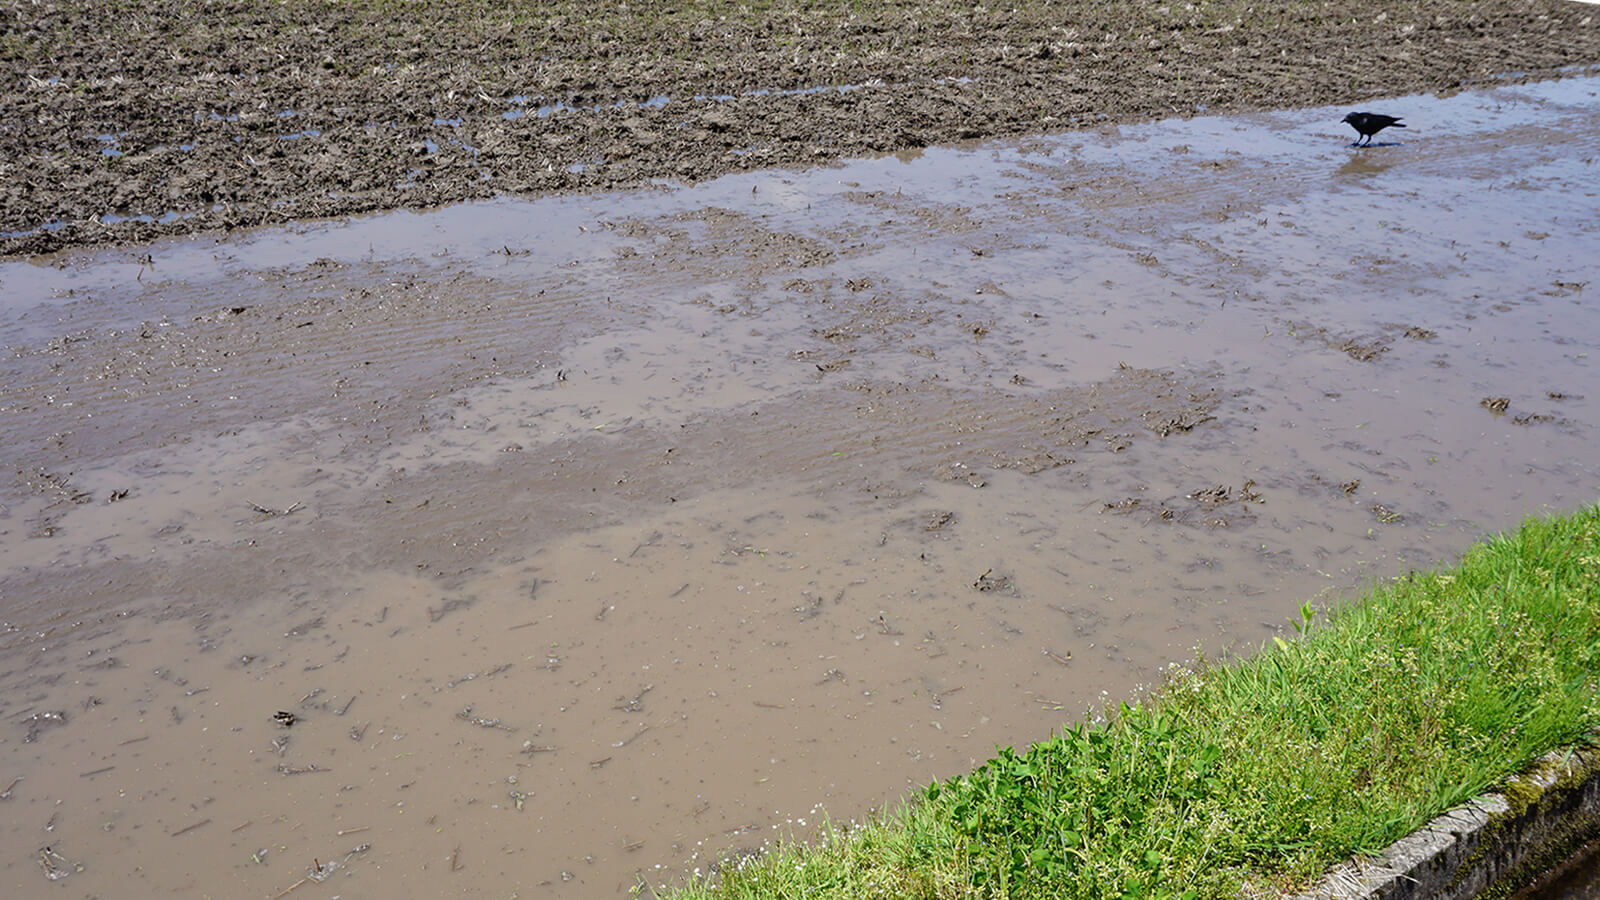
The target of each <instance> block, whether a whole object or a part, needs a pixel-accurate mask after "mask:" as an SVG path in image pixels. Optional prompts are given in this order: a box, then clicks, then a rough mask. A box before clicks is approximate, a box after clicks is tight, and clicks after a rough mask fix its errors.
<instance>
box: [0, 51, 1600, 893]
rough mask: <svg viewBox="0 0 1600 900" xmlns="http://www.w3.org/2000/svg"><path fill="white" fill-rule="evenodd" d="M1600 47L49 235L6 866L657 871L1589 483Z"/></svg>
mask: <svg viewBox="0 0 1600 900" xmlns="http://www.w3.org/2000/svg"><path fill="white" fill-rule="evenodd" d="M1597 94H1600V81H1596V80H1595V79H1579V78H1573V79H1566V80H1561V81H1552V82H1545V83H1538V84H1530V85H1520V86H1516V87H1506V88H1501V89H1497V90H1494V91H1487V92H1474V93H1463V94H1459V95H1456V96H1453V97H1448V98H1439V97H1411V98H1404V99H1401V100H1396V101H1391V102H1389V103H1385V104H1382V105H1381V106H1382V108H1383V109H1384V110H1385V111H1391V112H1394V113H1396V114H1401V115H1404V116H1405V117H1406V120H1407V122H1408V123H1409V124H1410V125H1411V129H1410V130H1408V131H1405V132H1400V133H1398V134H1392V133H1390V132H1386V133H1385V135H1384V138H1385V139H1384V140H1382V141H1380V142H1379V144H1380V146H1375V147H1373V148H1371V149H1366V150H1360V151H1357V150H1352V149H1351V148H1350V147H1349V142H1350V140H1351V139H1352V138H1353V134H1351V133H1350V132H1349V131H1348V130H1347V129H1345V128H1344V126H1342V125H1339V124H1338V120H1339V118H1340V116H1341V115H1342V114H1343V110H1332V109H1313V110H1302V111H1294V112H1284V113H1272V114H1261V115H1254V116H1247V117H1242V118H1215V119H1196V120H1192V121H1185V122H1176V121H1174V122H1162V123H1155V124H1151V125H1144V126H1137V127H1122V128H1114V129H1107V130H1105V131H1102V132H1096V133H1092V134H1081V133H1080V134H1076V135H1067V136H1062V137H1059V138H1039V139H1031V140H1025V141H1020V142H1005V143H991V144H982V145H975V146H965V147H955V148H942V149H928V150H926V151H922V152H919V153H914V154H903V155H900V156H889V157H884V158H879V159H869V160H860V161H856V162H852V163H848V164H845V165H842V166H838V167H829V168H819V169H808V170H772V171H763V172H759V173H753V174H748V175H739V176H733V177H729V178H725V179H722V180H719V181H715V182H711V183H707V184H703V185H699V186H696V187H692V188H687V187H679V186H674V185H671V184H666V183H663V184H660V185H657V186H655V187H654V188H651V189H645V190H639V191H631V192H625V193H615V194H603V195H593V196H584V197H569V198H561V199H550V200H540V201H510V200H505V201H497V202H488V203H478V204H471V205H465V206H457V207H451V208H447V209H441V210H437V211H433V212H428V213H410V212H401V213H392V214H387V215H381V216H376V217H371V218H363V219H354V220H340V221H333V222H311V223H304V224H300V225H297V226H294V227H292V228H283V229H271V230H262V231H256V232H245V233H238V234H232V235H226V236H221V235H214V236H202V237H197V238H190V239H184V240H174V241H169V242H162V243H157V244H154V245H149V246H140V247H121V248H118V249H114V250H103V251H94V252H75V253H67V254H63V255H60V256H56V257H49V258H40V259H34V260H29V261H26V262H11V263H6V264H4V265H3V266H0V283H3V289H4V292H3V295H0V296H3V298H4V299H3V301H0V303H3V316H4V318H3V322H4V326H3V329H4V330H3V341H4V344H5V346H6V347H7V354H6V358H5V362H4V381H3V386H0V446H3V447H4V457H5V460H6V462H7V471H8V473H9V474H10V475H11V477H10V479H9V481H8V483H7V484H6V485H5V487H4V493H3V494H0V619H3V621H4V623H5V624H4V632H5V633H4V635H3V636H0V686H3V689H0V789H3V790H4V791H5V793H4V795H3V799H0V813H3V815H0V857H3V859H4V875H3V876H0V884H3V885H4V887H3V891H4V893H5V894H6V895H7V896H38V895H41V894H42V893H43V892H44V891H45V890H47V889H48V888H49V887H50V884H49V882H50V880H51V879H52V878H54V879H57V880H62V881H64V882H65V883H66V885H67V886H69V887H70V888H71V890H73V892H74V893H79V894H83V895H85V896H93V895H109V894H114V895H118V896H167V895H177V894H181V895H189V896H207V895H209V896H263V897H272V896H275V895H278V894H279V893H280V892H282V891H284V890H286V889H289V888H294V894H292V895H291V896H309V895H315V896H333V895H335V894H339V893H345V894H359V895H372V896H377V895H397V894H405V895H422V894H432V893H442V892H446V891H449V892H461V893H469V892H470V893H482V894H485V895H505V896H525V897H528V896H574V895H577V896H590V895H593V896H617V895H621V894H625V893H626V892H627V891H628V889H629V888H630V887H632V886H633V885H635V884H637V883H639V881H640V880H641V879H642V880H644V881H647V882H649V883H651V884H660V883H662V882H665V881H668V880H670V879H673V878H678V877H683V876H684V875H686V874H687V875H692V874H693V873H695V872H696V871H698V872H700V873H702V874H703V873H705V872H708V871H709V870H710V869H711V867H712V866H713V865H714V863H715V861H716V860H717V859H719V858H721V857H722V856H724V855H725V854H729V853H740V852H744V851H747V850H750V849H753V848H758V847H760V846H761V845H762V844H763V843H764V842H766V841H769V840H771V839H772V838H773V837H775V836H778V835H782V834H789V833H793V834H799V835H803V834H805V833H808V831H809V830H810V829H812V828H815V827H816V826H817V824H818V823H819V821H821V820H822V819H823V817H824V816H827V817H831V818H833V819H835V820H846V819H850V818H853V817H858V816H861V815H863V814H865V813H866V812H867V811H869V810H871V809H873V808H874V807H876V806H879V805H882V804H892V803H894V802H895V801H896V800H897V799H898V798H900V797H902V796H903V795H904V794H905V792H906V791H908V790H910V789H913V788H915V787H918V786H920V785H922V784H925V783H926V782H928V781H929V780H932V779H935V778H941V777H946V776H949V775H953V774H956V773H958V772H961V771H963V770H965V769H968V768H970V767H971V766H973V765H975V764H976V763H978V762H981V761H982V760H983V759H985V758H986V757H988V756H989V755H990V754H991V753H992V752H993V750H994V748H995V746H996V745H1009V744H1019V745H1020V744H1024V743H1026V742H1029V741H1032V740H1036V739H1039V738H1042V737H1044V736H1046V735H1047V734H1048V733H1049V732H1050V731H1051V729H1053V728H1055V727H1058V726H1059V725H1060V724H1061V723H1063V722H1066V721H1072V720H1075V719H1077V718H1079V717H1081V716H1082V715H1083V714H1084V712H1085V710H1086V709H1088V708H1089V707H1090V706H1091V705H1093V704H1097V703H1100V702H1105V701H1110V702H1115V701H1117V700H1121V699H1124V698H1128V697H1131V696H1134V695H1135V693H1136V691H1137V690H1138V689H1139V687H1140V686H1141V685H1149V684H1153V683H1156V682H1158V681H1159V679H1160V672H1161V669H1162V667H1163V666H1165V665H1167V664H1169V663H1173V662H1182V661H1186V660H1189V659H1191V658H1192V657H1193V655H1194V653H1195V650H1196V648H1202V649H1204V650H1205V651H1206V652H1208V653H1211V654H1217V653H1222V652H1229V651H1248V650H1249V649H1250V648H1252V647H1254V646H1256V645H1257V644H1258V643H1259V642H1260V641H1262V640H1264V639H1265V638H1267V637H1268V636H1269V635H1270V634H1273V633H1275V632H1276V631H1277V630H1279V629H1281V628H1282V626H1283V625H1284V624H1285V622H1286V621H1287V620H1288V619H1289V618H1290V617H1291V616H1293V615H1294V614H1295V613H1296V611H1297V609H1298V608H1299V606H1300V605H1301V603H1303V602H1305V601H1307V600H1313V601H1319V602H1331V601H1333V600H1335V599H1336V598H1338V597H1340V596H1347V595H1348V594H1349V593H1350V592H1352V591H1354V590H1356V589H1358V588H1359V587H1361V586H1363V585H1366V584H1370V583H1371V582H1373V581H1374V580H1377V579H1381V578H1385V577H1390V576H1393V575H1396V574H1398V573H1400V572H1403V571H1404V570H1406V569H1408V568H1412V567H1427V566H1432V565H1435V564H1439V563H1441V562H1447V561H1449V560H1450V559H1451V558H1452V557H1453V556H1454V555H1455V554H1457V553H1458V552H1460V551H1461V550H1462V549H1464V548H1465V547H1466V546H1468V545H1469V544H1470V543H1471V542H1473V541H1474V540H1476V539H1477V538H1479V537H1480V536H1482V535H1483V534H1485V533H1486V532H1489V531H1492V530H1496V529H1501V528H1507V527H1511V526H1514V525H1515V524H1516V523H1517V522H1519V521H1520V520H1521V519H1522V518H1523V517H1525V516H1528V515H1537V514H1540V513H1542V512H1545V511H1548V510H1554V509H1568V508H1571V507H1574V506H1576V505H1578V504H1581V503H1586V502H1590V501H1592V500H1593V499H1594V498H1595V495H1596V493H1597V487H1600V477H1597V471H1596V469H1597V467H1596V463H1595V459H1596V457H1595V454H1594V452H1593V450H1592V446H1593V443H1594V440H1595V437H1596V435H1595V423H1596V421H1597V413H1600V379H1597V378H1596V373H1595V368H1594V359H1593V353H1594V348H1595V346H1596V342H1597V339H1600V313H1597V312H1596V311H1595V310H1594V308H1593V304H1592V303H1590V302H1588V301H1589V297H1590V296H1591V295H1592V293H1593V291H1594V290H1595V284H1596V283H1597V282H1596V278H1595V276H1596V274H1597V272H1600V263H1597V262H1596V260H1595V256H1594V253H1593V247H1595V246H1596V245H1597V243H1596V241H1597V231H1600V221H1597V216H1596V210H1597V209H1600V204H1597V202H1596V189H1595V187H1594V185H1595V183H1596V179H1595V165H1596V158H1597V154H1600V140H1597V138H1596V135H1600V97H1597ZM1375 108H1376V107H1375ZM1501 401H1503V402H1501ZM280 711H281V712H284V713H288V714H290V715H291V716H292V717H293V719H294V721H293V724H292V725H289V726H287V727H286V726H285V725H283V724H280V723H279V722H276V721H275V720H274V714H275V713H278V712H280ZM7 785H9V787H7ZM302 879H307V880H305V881H302ZM297 885H298V886H297Z"/></svg>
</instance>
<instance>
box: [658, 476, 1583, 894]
mask: <svg viewBox="0 0 1600 900" xmlns="http://www.w3.org/2000/svg"><path fill="white" fill-rule="evenodd" d="M1301 616H1302V618H1301V621H1299V622H1297V623H1295V624H1296V628H1297V629H1298V630H1299V631H1301V632H1302V634H1301V635H1300V637H1298V638H1297V639H1294V640H1288V641H1285V640H1281V639H1278V638H1274V639H1273V642H1272V643H1271V644H1268V645H1266V646H1265V647H1264V648H1263V649H1262V651H1261V652H1260V653H1258V654H1257V655H1255V656H1253V657H1251V658H1249V659H1246V660H1243V661H1240V662H1235V663H1232V664H1207V663H1205V662H1203V661H1202V662H1200V663H1198V664H1196V665H1195V666H1194V667H1193V668H1176V669H1174V670H1173V671H1172V672H1171V673H1170V675H1171V677H1170V678H1169V679H1168V681H1167V683H1166V684H1165V685H1164V686H1163V687H1162V688H1161V689H1160V690H1158V691H1156V692H1155V693H1154V694H1153V695H1152V696H1150V697H1149V698H1146V699H1145V700H1143V701H1141V702H1139V703H1136V704H1133V705H1123V706H1121V707H1120V708H1119V709H1118V710H1115V711H1114V712H1112V713H1111V714H1110V715H1109V717H1108V719H1107V720H1106V721H1102V722H1099V723H1096V724H1080V725H1074V726H1071V727H1068V728H1066V729H1065V730H1064V731H1063V732H1062V733H1061V734H1060V735H1059V736H1056V737H1054V738H1052V739H1050V740H1048V741H1045V742H1042V743H1040V744H1037V745H1035V746H1033V747H1032V748H1030V749H1028V750H1027V751H1026V752H1023V753H1016V752H1014V751H1013V750H1011V749H1010V748H1006V749H1003V750H1001V751H1000V752H999V753H998V755H997V756H996V757H995V758H994V759H992V760H990V761H989V762H988V763H986V764H985V765H983V766H982V767H980V768H979V769H977V770H976V771H974V772H972V773H971V774H969V775H964V776H961V777H958V778H953V779H951V780H949V781H946V782H943V783H938V784H934V785H930V786H929V787H928V788H927V789H926V790H925V791H923V792H922V793H921V794H920V795H918V796H915V797H913V798H911V799H910V800H908V801H907V802H906V804H905V805H904V806H903V808H902V809H900V810H899V811H898V812H895V813H893V814H885V815H881V816H878V817H875V818H874V819H872V820H871V821H868V822H867V823H866V824H864V825H860V826H856V827H853V828H848V829H839V828H836V829H829V830H827V831H826V832H825V833H824V835H823V837H822V839H821V840H819V841H818V842H816V843H815V844H814V845H812V846H809V847H807V846H802V845H799V844H795V843H787V844H780V845H778V846H777V847H775V848H774V849H772V850H770V851H769V852H768V853H767V854H765V855H764V856H762V857H758V858H755V859H752V860H749V861H746V862H745V863H744V864H743V865H739V866H730V867H728V870H727V871H724V872H723V873H722V874H721V876H720V878H719V879H716V880H713V881H711V882H696V883H691V884H688V885H682V886H678V887H676V888H674V889H672V890H671V891H670V892H667V893H666V894H665V896H668V897H671V898H674V900H699V898H708V900H709V898H726V900H732V898H756V897H762V898H769V897H771V898H776V897H785V898H788V897H793V898H799V897H807V898H814V897H824V898H868V897H884V898H889V897H894V898H956V897H1041V898H1042V897H1050V898H1078V897H1083V898H1142V897H1151V898H1154V897H1178V898H1213V897H1216V898H1222V897H1227V898H1233V897H1238V896H1241V895H1242V894H1243V895H1249V894H1254V893H1260V892H1266V891H1274V890H1279V889H1287V888H1293V887H1298V886H1304V885H1306V884H1307V883H1308V882H1310V881H1312V880H1314V879H1315V878H1316V877H1317V876H1318V875H1319V874H1320V873H1321V872H1322V871H1324V870H1325V869H1326V868H1327V867H1328V866H1330V865H1332V864H1333V863H1336V862H1338V861H1340V860H1341V859H1344V858H1346V857H1348V856H1350V855H1351V854H1357V853H1365V852H1373V851H1376V850H1379V849H1381V848H1382V847H1384V846H1386V845H1387V844H1389V843H1391V842H1393V841H1394V840H1396V839H1397V838H1399V837H1401V836H1403V835H1404V834H1406V833H1408V832H1410V831H1412V830H1413V829H1415V828H1417V827H1418V826H1420V825H1422V824H1423V823H1425V822H1427V821H1428V820H1429V819H1431V818H1433V817H1434V816H1435V815H1437V814H1439V813H1440V812H1442V811H1444V810H1445V809H1448V808H1449V807H1452V806H1455V805H1458V804H1460V803H1462V802H1464V801H1466V800H1468V799H1469V798H1472V797H1474V796H1476V795H1478V794H1481V793H1483V792H1485V791H1486V790H1487V789H1488V788H1490V787H1491V786H1493V785H1494V784H1495V783H1496V782H1498V781H1500V780H1502V779H1504V778H1506V777H1507V776H1509V775H1512V774H1515V773H1517V772H1518V771H1519V770H1522V769H1524V768H1525V767H1527V766H1528V765H1529V764H1530V763H1531V762H1532V761H1533V760H1534V759H1536V758H1537V757H1539V756H1540V755H1541V754H1543V753H1545V752H1548V751H1549V750H1551V749H1553V748H1556V747H1560V746H1563V745H1569V744H1572V743H1575V742H1578V741H1580V740H1582V739H1583V737H1584V735H1585V734H1586V733H1587V732H1589V731H1590V730H1591V729H1593V728H1594V727H1595V726H1596V725H1597V724H1600V687H1597V683H1596V682H1597V677H1600V506H1591V507H1588V508H1586V509H1583V510H1581V511H1579V512H1577V513H1574V514H1572V515H1570V516H1566V517H1559V518H1552V519H1548V520H1535V521H1530V522H1528V523H1526V524H1525V525H1524V526H1523V527H1522V528H1521V529H1520V530H1518V531H1516V532H1514V533H1511V534H1506V535H1502V536H1500V537H1496V538H1494V539H1492V540H1489V541H1487V542H1486V543H1484V544H1481V545H1479V546H1477V547H1475V548H1474V549H1472V550H1471V551H1470V552H1468V553H1467V554H1466V556H1465V557H1464V558H1463V559H1462V560H1461V561H1460V563H1459V564H1458V565H1457V566H1455V567H1454V568H1451V569H1448V570H1440V571H1436V572H1430V573H1413V574H1411V575H1408V576H1406V577H1403V578H1400V579H1397V580H1395V581H1393V582H1390V583H1387V584H1385V585H1383V586H1381V587H1379V588H1377V589H1375V590H1373V591H1372V592H1371V593H1369V594H1368V595H1367V596H1366V597H1365V598H1363V599H1361V600H1360V601H1358V602H1355V603H1351V604H1349V605H1347V606H1344V607H1342V608H1339V609H1336V610H1334V611H1332V612H1331V613H1329V614H1328V615H1326V616H1325V617H1322V618H1317V619H1316V620H1315V621H1313V617H1314V613H1313V611H1312V610H1311V609H1310V608H1309V607H1306V608H1305V609H1303V610H1302V613H1301ZM640 890H641V891H647V890H650V889H649V888H648V887H647V886H645V885H643V884H641V885H640Z"/></svg>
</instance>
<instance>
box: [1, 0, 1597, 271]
mask: <svg viewBox="0 0 1600 900" xmlns="http://www.w3.org/2000/svg"><path fill="white" fill-rule="evenodd" d="M1016 6H1017V5H1015V4H1004V5H1000V6H996V7H994V8H988V7H984V6H974V5H972V4H968V3H956V2H953V0H934V2H926V0H917V2H914V3H913V2H909V0H900V2H887V3H876V4H857V5H850V6H836V5H822V6H818V5H813V4H801V3H796V2H779V3H775V4H770V5H767V4H763V5H761V6H760V7H759V8H755V9H752V8H751V7H745V6H736V5H731V4H721V3H715V2H710V0H698V2H690V3H664V2H651V0H643V2H636V3H630V4H627V5H615V6H612V5H606V6H595V5H592V4H581V5H580V4H578V3H574V2H554V3H538V4H533V3H520V2H519V3H505V2H500V0H464V2H451V3H443V2H415V3H403V4H394V3H387V2H379V0H351V2H346V3H338V4H301V3H287V4H261V3H256V2H247V0H217V2H212V3H208V4H206V5H205V6H204V12H203V13H202V12H200V11H199V10H197V9H196V7H195V5H194V4H192V3H190V2H188V0H149V2H144V3H140V4H137V5H135V6H132V7H128V6H126V5H122V4H89V3H78V2H49V0H46V2H39V3H27V4H23V3H14V4H10V8H8V9H7V11H6V14H5V19H4V21H3V22H0V41H3V42H4V45H5V49H6V52H5V54H4V58H3V62H0V66H3V71H4V74H5V76H6V81H5V83H6V86H7V87H6V90H7V95H6V97H5V103H4V105H3V107H0V108H3V110H4V112H3V113H0V253H4V254H19V253H39V252H43V251H48V250H52V249H55V248H59V247H62V246H66V245H70V244H83V243H95V242H104V241H119V240H147V239H149V238H150V237H152V236H154V235H156V234H163V233H165V234H171V233H184V232H191V231H195V230H201V229H212V228H230V227H235V226H245V225H255V224H262V223H270V222H282V221H287V220H291V219H297V218H306V217H317V216H329V215H340V214H348V213H355V212H362V211H368V210H375V209H385V208H394V207H422V206H429V205H435V204H440V203H445V202H450V201H456V200H463V199H469V198H480V197H489V196H494V195H497V194H505V193H513V194H514V193H522V192H530V191H550V190H570V189H581V188H596V187H611V186H616V185H626V184H643V183H647V182H648V181H649V180H650V179H655V178H673V179H681V180H686V181H693V180H697V179H703V178H708V177H712V176H715V175H719V174H723V173H726V172H730V171H735V170H739V169H745V168H751V167H761V166H771V165H784V164H797V163H813V162H817V161H823V160H828V159H832V158H837V157H843V156H854V155H861V154H868V153H875V152H890V151H895V150H899V149H903V148H911V147H919V146H924V145H929V144H935V143H942V142H949V141H954V140H960V139H968V138H983V137H993V136H999V135H1016V134H1025V133H1038V132H1045V131H1056V130H1062V129H1069V128H1076V127H1086V126H1094V125H1098V124H1103V123H1109V122H1120V121H1132V120H1141V119H1151V118H1158V117H1165V116H1174V115H1177V116H1186V115H1195V114H1197V113H1201V112H1215V111H1224V110H1232V109H1241V108H1260V107H1274V106H1279V107H1281V106H1295V105H1307V104H1321V103H1355V102H1357V101H1362V100H1367V99H1371V98H1374V97H1380V96H1392V95H1396V94H1403V93H1409V92H1417V91H1428V90H1434V91H1438V90H1454V89H1459V88H1460V87H1462V86H1465V85H1473V84H1480V83H1485V82H1486V81H1487V80H1490V79H1494V78H1496V77H1499V76H1503V75H1504V74H1505V73H1508V72H1517V73H1523V75H1522V77H1538V76H1547V75H1549V74H1551V73H1553V72H1556V71H1558V70H1560V69H1563V68H1565V67H1571V66H1573V65H1583V64H1591V63H1595V62H1597V61H1600V28H1596V27H1595V25H1594V23H1593V21H1592V17H1591V16H1590V15H1588V10H1587V9H1585V8H1583V7H1580V6H1576V5H1574V4H1570V3H1561V2H1558V0H1486V2H1478V3H1472V4H1460V3H1456V2H1452V0H1409V2H1402V3H1393V2H1381V0H1352V2H1341V3H1326V4H1317V5H1302V4H1296V5H1293V6H1290V7H1283V6H1276V5H1271V4H1267V5H1262V4H1259V3H1255V2H1246V0H1220V2H1211V3H1204V4H1176V3H1174V4H1161V5H1156V4H1120V3H1114V4H1089V3H1082V4H1068V5H1065V6H1063V5H1062V4H1045V3H1025V4H1021V6H1020V8H1014V7H1016Z"/></svg>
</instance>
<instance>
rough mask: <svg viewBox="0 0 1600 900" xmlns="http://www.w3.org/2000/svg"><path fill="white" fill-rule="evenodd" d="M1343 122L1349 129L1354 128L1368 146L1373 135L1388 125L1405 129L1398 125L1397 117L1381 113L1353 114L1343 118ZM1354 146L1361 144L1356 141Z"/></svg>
mask: <svg viewBox="0 0 1600 900" xmlns="http://www.w3.org/2000/svg"><path fill="white" fill-rule="evenodd" d="M1344 120H1345V122H1346V123H1348V124H1349V125H1350V127H1351V128H1354V129H1355V130H1356V132H1357V133H1358V134H1360V135H1361V136H1362V137H1364V138H1366V139H1367V143H1368V144H1370V143H1372V136H1373V135H1375V134H1377V133H1378V132H1380V131H1382V130H1384V129H1385V128H1388V127H1389V126H1390V125H1393V126H1394V127H1396V128H1404V127H1406V126H1404V125H1402V124H1400V119H1399V118H1398V117H1396V116H1386V115H1384V114H1383V113H1370V112H1354V113H1351V114H1350V115H1348V116H1345V117H1344ZM1356 146H1358V147H1359V146H1361V142H1360V141H1359V140H1358V141H1356Z"/></svg>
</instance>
